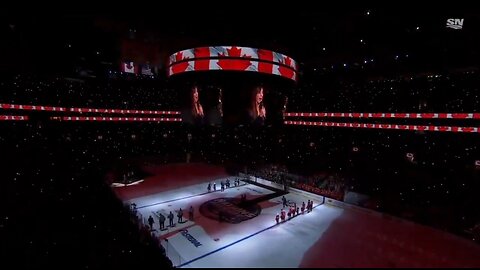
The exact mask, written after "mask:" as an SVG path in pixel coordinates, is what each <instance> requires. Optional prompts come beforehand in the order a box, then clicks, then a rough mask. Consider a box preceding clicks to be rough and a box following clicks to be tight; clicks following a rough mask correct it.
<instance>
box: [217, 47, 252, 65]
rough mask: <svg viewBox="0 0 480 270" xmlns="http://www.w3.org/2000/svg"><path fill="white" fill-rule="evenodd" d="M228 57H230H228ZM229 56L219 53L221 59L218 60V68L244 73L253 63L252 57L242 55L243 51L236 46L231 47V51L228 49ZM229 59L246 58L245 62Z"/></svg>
mask: <svg viewBox="0 0 480 270" xmlns="http://www.w3.org/2000/svg"><path fill="white" fill-rule="evenodd" d="M227 55H228V56H227ZM227 55H225V54H223V53H219V56H220V57H221V58H220V59H219V60H218V66H219V67H220V68H221V69H223V70H239V71H243V70H246V69H247V68H248V67H249V66H250V65H251V62H250V60H247V59H250V58H251V56H247V55H245V54H244V55H242V49H241V48H237V47H235V46H233V47H231V48H230V49H227ZM229 57H241V58H246V59H245V60H243V59H242V60H240V59H238V60H237V59H228V58H229Z"/></svg>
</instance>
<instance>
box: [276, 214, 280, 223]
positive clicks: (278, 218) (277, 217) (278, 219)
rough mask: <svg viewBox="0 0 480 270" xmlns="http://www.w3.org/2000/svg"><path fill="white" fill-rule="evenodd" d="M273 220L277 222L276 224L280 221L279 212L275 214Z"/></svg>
mask: <svg viewBox="0 0 480 270" xmlns="http://www.w3.org/2000/svg"><path fill="white" fill-rule="evenodd" d="M275 221H276V222H277V224H278V222H280V215H279V214H277V215H276V216H275Z"/></svg>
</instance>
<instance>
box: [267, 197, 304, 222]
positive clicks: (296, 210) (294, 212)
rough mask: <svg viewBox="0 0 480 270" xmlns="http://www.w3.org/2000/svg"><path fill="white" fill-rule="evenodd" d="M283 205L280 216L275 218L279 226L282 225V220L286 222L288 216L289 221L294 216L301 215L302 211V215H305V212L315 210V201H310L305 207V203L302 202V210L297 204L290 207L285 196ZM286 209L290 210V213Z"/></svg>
mask: <svg viewBox="0 0 480 270" xmlns="http://www.w3.org/2000/svg"><path fill="white" fill-rule="evenodd" d="M282 203H283V207H282V210H281V211H280V213H279V214H277V215H276V216H275V221H276V222H277V224H278V223H280V220H281V221H282V222H284V221H285V220H286V218H287V216H288V219H291V218H293V217H294V216H297V215H299V214H300V211H302V215H303V214H304V213H305V210H306V211H307V213H309V212H310V211H312V210H313V200H312V201H310V200H308V202H307V205H305V202H302V207H301V208H300V207H297V203H293V206H292V205H290V206H289V205H288V203H287V199H286V198H285V196H283V197H282ZM285 208H288V212H287V211H285Z"/></svg>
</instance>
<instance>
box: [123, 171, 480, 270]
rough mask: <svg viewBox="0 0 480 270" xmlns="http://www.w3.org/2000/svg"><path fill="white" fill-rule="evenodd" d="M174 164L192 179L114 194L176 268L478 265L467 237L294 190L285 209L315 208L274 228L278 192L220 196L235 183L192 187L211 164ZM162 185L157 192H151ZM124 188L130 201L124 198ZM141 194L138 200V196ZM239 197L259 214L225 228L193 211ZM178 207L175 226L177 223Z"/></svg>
mask: <svg viewBox="0 0 480 270" xmlns="http://www.w3.org/2000/svg"><path fill="white" fill-rule="evenodd" d="M166 166H169V165H166ZM175 166H186V167H188V166H195V168H194V169H192V168H190V170H189V172H190V173H191V175H190V176H191V179H190V178H189V179H190V180H187V181H186V183H188V184H187V185H185V184H184V182H182V181H181V178H182V176H181V174H182V173H181V172H182V170H179V169H178V167H176V169H175V171H178V173H179V176H176V177H172V174H170V175H169V179H160V180H159V178H158V177H157V178H156V179H155V176H153V178H152V179H145V183H147V182H148V181H150V180H151V182H150V183H152V182H155V181H156V182H157V184H156V186H157V188H156V189H155V193H152V192H151V189H144V188H143V187H142V186H141V185H142V184H139V185H137V186H130V187H120V188H116V189H117V194H119V196H120V197H123V198H122V199H123V200H124V202H125V203H135V204H136V205H137V209H138V211H139V213H140V214H141V216H142V217H143V220H144V221H145V222H146V223H148V222H147V221H146V220H147V219H148V217H149V216H152V217H153V219H154V222H155V223H154V225H153V227H154V231H153V233H154V234H155V235H156V236H157V237H159V238H160V239H161V243H162V245H163V246H164V247H165V249H166V251H167V255H168V257H169V258H170V259H171V260H172V262H173V264H174V265H175V266H177V267H182V268H189V267H195V268H196V267H457V266H458V267H473V266H476V267H478V266H480V259H479V256H478V254H480V247H479V246H478V245H476V244H475V243H473V242H470V241H468V240H466V239H462V238H459V237H457V236H454V235H450V234H448V233H445V232H443V231H439V230H435V229H432V228H429V227H425V226H421V225H418V224H414V223H411V222H407V221H404V220H400V219H396V218H391V217H388V216H385V215H382V214H380V213H376V212H371V211H364V210H361V209H358V208H355V207H348V206H345V205H342V204H341V203H335V202H332V201H331V200H328V199H327V200H325V203H323V202H324V200H323V197H320V196H316V195H312V194H309V193H306V192H301V191H297V190H293V189H292V190H289V192H288V193H287V194H285V195H284V196H285V198H286V199H287V200H288V204H289V205H293V204H294V203H296V204H297V206H299V207H300V206H301V204H302V202H305V203H306V202H307V201H308V200H313V201H314V209H313V210H312V211H311V212H309V213H307V212H306V211H305V213H304V214H301V213H300V214H299V215H295V216H294V217H293V218H291V219H288V217H287V219H286V221H285V222H280V223H278V224H277V222H276V220H275V216H276V215H277V214H278V213H280V211H281V209H282V207H283V205H282V196H283V193H279V192H276V191H275V190H274V189H272V188H269V187H266V186H264V185H258V184H256V183H245V182H243V181H242V182H241V185H240V186H237V187H230V188H228V189H225V191H223V192H222V191H220V182H221V181H222V180H226V179H227V178H229V179H230V181H231V182H232V183H233V180H234V179H235V177H231V176H230V177H229V176H227V175H226V174H223V173H221V170H217V171H216V172H215V173H212V175H208V173H204V174H202V177H200V178H199V179H198V181H194V180H192V179H195V176H194V174H195V173H193V172H192V171H195V170H200V171H201V170H203V169H205V170H209V168H211V166H206V168H202V166H203V165H199V164H195V165H188V164H185V165H175ZM207 167H208V168H207ZM185 169H186V170H187V169H188V168H185ZM164 175H165V174H164ZM167 175H168V174H167ZM190 176H189V177H190ZM160 178H161V177H160ZM172 179H173V180H172ZM214 182H215V183H216V188H217V190H216V191H212V192H208V191H207V185H208V183H211V184H212V185H213V183H214ZM267 182H268V181H262V183H267ZM162 184H163V186H164V187H165V188H164V189H163V190H162V188H158V186H162ZM122 189H123V190H122ZM139 189H144V191H143V192H140V191H139ZM129 190H130V191H132V194H135V196H136V197H135V196H130V195H129V194H130V193H129ZM142 193H143V194H145V195H144V196H138V195H139V194H142ZM242 195H246V201H248V202H256V205H258V206H259V209H261V210H260V212H259V213H258V215H256V216H255V217H253V218H250V219H246V220H243V221H241V222H239V223H231V222H227V221H220V220H219V219H214V218H212V217H206V216H204V215H203V214H202V213H200V211H199V208H200V206H201V205H202V204H204V203H206V202H211V201H212V200H215V199H218V200H220V201H223V200H224V199H228V200H234V201H238V200H240V198H241V196H242ZM218 200H216V201H218ZM190 207H193V209H194V216H193V220H190V219H189V208H190ZM180 208H181V209H182V210H183V216H182V219H183V221H182V222H178V217H177V213H178V210H179V209H180ZM170 212H172V213H173V215H174V219H173V222H174V226H173V227H170V226H168V225H169V220H168V219H166V221H165V229H164V230H160V227H159V225H160V224H159V216H160V214H163V215H164V216H167V215H168V214H169V213H170Z"/></svg>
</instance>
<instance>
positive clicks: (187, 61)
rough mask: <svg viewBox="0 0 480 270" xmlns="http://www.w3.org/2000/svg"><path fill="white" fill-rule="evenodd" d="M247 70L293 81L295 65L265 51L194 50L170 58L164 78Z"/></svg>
mask: <svg viewBox="0 0 480 270" xmlns="http://www.w3.org/2000/svg"><path fill="white" fill-rule="evenodd" d="M209 70H227V71H250V72H259V73H265V74H271V75H277V76H281V77H284V78H287V79H290V80H293V81H297V78H298V76H297V73H298V65H297V62H296V61H295V60H293V59H292V58H291V57H289V56H287V55H284V54H281V53H278V52H274V51H270V50H265V49H257V48H250V47H238V46H213V47H198V48H191V49H187V50H183V51H179V52H176V53H174V54H172V55H170V58H169V63H168V76H171V75H175V74H180V73H184V72H189V71H209Z"/></svg>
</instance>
